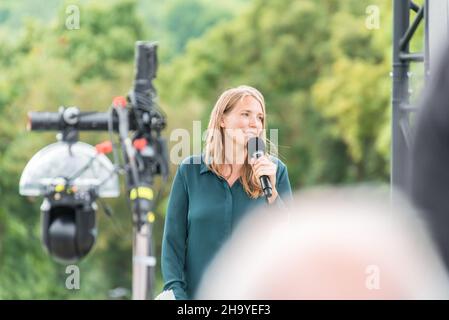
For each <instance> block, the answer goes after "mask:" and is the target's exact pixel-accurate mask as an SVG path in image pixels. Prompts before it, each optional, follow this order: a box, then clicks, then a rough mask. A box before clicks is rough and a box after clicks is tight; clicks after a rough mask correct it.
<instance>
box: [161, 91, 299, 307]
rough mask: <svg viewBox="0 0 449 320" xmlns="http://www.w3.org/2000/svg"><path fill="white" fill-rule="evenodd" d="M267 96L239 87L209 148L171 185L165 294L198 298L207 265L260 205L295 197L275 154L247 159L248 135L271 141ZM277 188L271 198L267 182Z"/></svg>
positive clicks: (222, 106) (216, 113) (214, 120)
mask: <svg viewBox="0 0 449 320" xmlns="http://www.w3.org/2000/svg"><path fill="white" fill-rule="evenodd" d="M265 127H266V112H265V102H264V98H263V96H262V94H261V93H260V92H259V91H258V90H256V89H255V88H252V87H249V86H239V87H237V88H232V89H229V90H227V91H225V92H224V93H223V94H222V95H221V96H220V97H219V99H218V101H217V102H216V104H215V106H214V108H213V110H212V113H211V116H210V121H209V126H208V131H207V138H206V145H205V151H204V153H203V154H201V155H194V156H190V157H188V158H186V159H184V160H183V162H182V163H181V165H180V166H179V167H178V170H177V172H176V175H175V178H174V181H173V185H172V188H171V192H170V196H169V200H168V207H167V214H166V218H165V228H164V235H163V240H162V262H161V266H162V275H163V278H164V291H165V290H173V293H174V296H175V298H176V299H193V298H194V297H195V291H196V289H197V287H198V285H199V282H200V280H201V278H202V276H203V274H204V271H205V269H206V268H207V266H208V264H209V263H210V262H211V260H212V259H213V258H214V256H215V254H216V253H217V252H218V250H219V249H220V248H221V246H222V245H223V244H224V242H225V241H226V240H227V239H228V238H229V236H230V235H231V233H232V231H233V230H234V229H235V227H236V225H237V224H238V222H239V221H240V220H241V219H242V218H243V217H244V216H245V214H247V213H248V212H249V211H251V210H252V209H254V208H256V207H257V206H259V205H267V204H265V203H268V205H273V206H280V207H282V206H284V205H285V201H289V200H291V198H292V193H291V187H290V182H289V179H288V173H287V167H286V166H285V164H284V163H283V162H282V161H281V160H279V159H277V158H275V157H272V156H267V155H263V156H261V157H258V158H251V157H248V152H247V142H248V139H249V138H252V137H259V138H260V139H261V140H262V141H263V142H266V141H267V139H266V132H265ZM262 176H267V177H268V178H269V182H270V183H271V186H272V192H271V196H270V197H269V198H266V196H265V195H264V192H263V190H262V188H261V183H260V177H262Z"/></svg>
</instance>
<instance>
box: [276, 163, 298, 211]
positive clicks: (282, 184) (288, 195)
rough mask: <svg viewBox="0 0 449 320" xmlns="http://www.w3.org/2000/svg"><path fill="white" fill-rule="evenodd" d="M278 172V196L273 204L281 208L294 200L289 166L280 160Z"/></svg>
mask: <svg viewBox="0 0 449 320" xmlns="http://www.w3.org/2000/svg"><path fill="white" fill-rule="evenodd" d="M278 168H279V170H278V174H277V177H276V191H277V197H276V199H275V200H274V202H273V203H272V204H271V205H276V206H278V207H279V208H285V207H286V205H288V204H289V203H290V202H291V201H292V200H293V196H292V188H291V186H290V180H289V178H288V170H287V166H286V165H285V164H284V163H283V162H282V161H281V160H278Z"/></svg>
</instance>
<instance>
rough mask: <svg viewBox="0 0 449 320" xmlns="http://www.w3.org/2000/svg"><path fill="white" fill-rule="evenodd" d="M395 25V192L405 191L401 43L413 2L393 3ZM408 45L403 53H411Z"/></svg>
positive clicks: (405, 84)
mask: <svg viewBox="0 0 449 320" xmlns="http://www.w3.org/2000/svg"><path fill="white" fill-rule="evenodd" d="M393 5H394V7H393V13H394V21H393V22H394V23H393V75H392V76H393V92H392V96H393V98H392V123H391V125H392V145H391V154H392V159H391V185H392V187H393V188H395V189H401V190H404V191H405V190H406V183H407V181H406V179H407V177H406V173H407V161H408V149H407V145H406V140H405V137H404V133H403V132H402V129H401V127H400V123H401V119H403V118H404V117H407V112H406V111H404V110H403V109H402V108H401V105H408V102H409V92H408V89H409V82H408V71H409V62H408V61H406V60H402V59H401V50H400V42H401V39H402V37H403V36H404V35H405V33H406V31H407V29H408V26H409V20H410V1H409V0H394V4H393ZM408 50H409V45H408V44H405V46H404V51H405V52H406V53H408Z"/></svg>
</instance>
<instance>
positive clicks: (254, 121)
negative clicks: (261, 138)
mask: <svg viewBox="0 0 449 320" xmlns="http://www.w3.org/2000/svg"><path fill="white" fill-rule="evenodd" d="M249 125H250V126H251V127H254V128H256V127H257V117H251V118H250V120H249Z"/></svg>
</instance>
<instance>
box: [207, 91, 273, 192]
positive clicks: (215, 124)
mask: <svg viewBox="0 0 449 320" xmlns="http://www.w3.org/2000/svg"><path fill="white" fill-rule="evenodd" d="M248 96H250V97H253V98H254V99H256V100H257V101H258V102H259V104H260V106H261V107H262V112H263V120H262V136H261V137H260V138H262V140H263V141H264V143H265V145H267V141H268V143H269V144H270V151H271V150H273V149H275V146H274V145H273V144H272V143H271V142H270V141H269V140H268V139H267V138H266V132H265V128H266V123H267V122H266V112H265V99H264V97H263V95H262V94H261V93H260V92H259V91H258V90H257V89H255V88H253V87H250V86H239V87H236V88H231V89H228V90H226V91H225V92H223V93H222V94H221V96H220V97H219V98H218V100H217V102H216V103H215V106H214V108H213V110H212V113H211V115H210V120H209V125H208V127H207V138H206V145H205V155H204V157H205V163H206V165H207V166H208V167H209V169H210V170H211V171H212V172H214V173H215V174H216V175H218V176H220V177H223V178H227V177H224V176H223V174H222V173H221V172H220V168H221V167H222V164H223V163H225V148H224V129H223V128H222V127H221V126H220V121H221V120H222V119H223V116H224V115H225V114H227V113H229V112H231V111H232V110H233V109H234V107H235V106H236V105H237V103H238V102H240V101H242V100H243V99H244V98H245V97H248ZM266 153H269V152H268V150H267V152H266ZM231 174H232V171H231ZM228 177H229V176H228ZM240 179H241V182H242V185H243V189H244V190H245V192H246V193H247V194H248V196H249V197H251V198H253V199H255V198H258V197H259V196H261V195H263V191H262V189H261V187H260V185H259V182H258V181H257V177H256V176H255V175H254V174H253V170H252V168H251V165H250V164H249V163H248V157H245V161H244V164H243V168H242V176H241V178H240Z"/></svg>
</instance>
